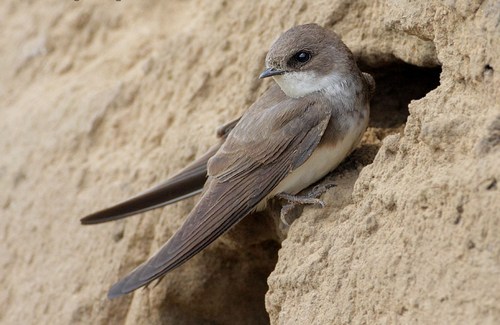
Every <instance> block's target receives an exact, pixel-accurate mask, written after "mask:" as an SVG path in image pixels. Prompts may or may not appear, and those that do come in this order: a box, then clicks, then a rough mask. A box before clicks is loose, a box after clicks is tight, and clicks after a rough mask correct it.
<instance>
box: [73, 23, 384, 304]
mask: <svg viewBox="0 0 500 325" xmlns="http://www.w3.org/2000/svg"><path fill="white" fill-rule="evenodd" d="M259 77H260V78H267V77H272V78H273V79H274V80H275V81H276V84H274V85H273V86H271V87H270V88H269V89H268V90H267V91H266V92H265V93H264V94H263V95H262V96H261V97H260V98H259V99H257V101H256V102H255V103H254V104H253V105H251V106H250V108H249V109H248V110H247V111H246V112H245V113H244V114H243V115H242V116H241V117H240V118H239V119H237V120H235V121H233V122H231V123H229V124H227V125H225V126H223V127H222V128H220V129H219V131H218V135H219V143H218V144H217V145H215V146H214V147H212V148H211V149H210V150H209V151H208V152H207V153H206V154H205V155H204V156H202V157H201V158H199V159H198V160H196V161H195V162H193V163H192V164H190V165H189V166H187V167H186V168H185V169H184V170H182V171H181V172H179V173H178V174H177V175H175V176H173V177H172V178H170V179H169V180H167V181H166V182H164V183H162V184H160V185H158V186H156V187H154V188H152V189H150V190H148V191H146V192H144V193H142V194H140V195H138V196H136V197H134V198H132V199H129V200H127V201H125V202H123V203H120V204H118V205H115V206H113V207H111V208H108V209H105V210H102V211H99V212H96V213H94V214H91V215H89V216H87V217H85V218H83V219H82V220H81V221H82V223H83V224H95V223H100V222H104V221H110V220H115V219H120V218H123V217H126V216H129V215H132V214H136V213H139V212H143V211H146V210H150V209H153V208H157V207H160V206H164V205H166V204H170V203H173V202H176V201H178V200H181V199H184V198H187V197H190V196H193V195H195V194H197V193H200V192H201V193H202V194H201V197H200V200H199V201H198V203H197V204H196V206H195V207H194V208H193V210H192V211H191V212H190V214H189V215H188V216H187V219H186V221H185V222H184V224H183V225H182V226H181V227H180V229H179V230H177V232H176V233H175V234H174V235H173V236H172V237H171V238H170V239H169V240H168V241H167V242H166V243H165V244H164V245H163V246H162V247H161V248H160V249H159V251H158V252H156V253H155V254H154V255H153V256H152V257H151V258H150V259H148V260H147V261H146V262H144V263H143V264H142V265H140V266H138V267H137V268H136V269H134V270H133V271H132V272H130V273H129V274H128V275H127V276H125V277H124V278H123V279H121V280H120V281H118V282H117V283H116V284H115V285H113V286H112V288H111V289H110V291H109V293H108V297H110V298H113V297H116V296H120V295H123V294H126V293H129V292H132V291H134V290H136V289H138V288H140V287H142V286H145V285H147V284H149V283H150V282H151V281H153V280H155V279H158V278H160V277H162V276H163V275H165V274H166V273H167V272H169V271H171V270H173V269H175V268H177V267H179V266H180V265H182V264H184V263H185V262H186V261H187V260H189V259H190V258H191V257H193V256H194V255H195V254H197V253H198V252H200V251H201V250H202V249H204V248H205V247H207V246H208V245H209V244H210V243H212V242H213V241H214V240H216V239H217V238H218V237H219V236H221V235H222V234H224V233H225V232H226V231H227V230H228V229H229V228H231V227H232V226H234V225H235V224H236V223H238V221H240V220H241V219H242V218H244V217H246V216H247V215H249V214H251V213H252V212H254V211H258V210H262V209H264V208H265V207H266V202H267V201H268V200H269V199H270V198H272V197H275V196H278V197H279V196H283V197H285V198H286V199H288V200H293V199H294V198H296V199H297V201H300V197H296V196H295V195H296V194H297V193H298V192H299V191H301V190H303V189H304V188H306V187H308V186H309V185H311V184H313V183H314V182H316V181H318V180H320V179H321V178H322V177H324V176H325V175H326V174H328V173H329V172H331V171H332V170H333V169H335V168H336V167H337V166H338V165H339V164H340V163H341V162H342V160H343V159H344V158H345V157H347V156H348V155H349V154H350V153H351V152H352V151H353V150H354V148H355V147H356V146H357V145H358V144H359V142H360V140H361V137H362V136H363V133H364V131H365V129H366V127H367V125H368V118H369V114H370V107H369V101H370V99H371V96H372V95H373V92H374V88H375V82H374V80H373V78H372V77H371V76H370V75H369V74H367V73H363V72H361V71H360V70H359V68H358V66H357V65H356V62H355V60H354V57H353V54H352V53H351V51H350V50H349V49H348V48H347V46H346V45H345V44H344V43H343V42H342V41H341V40H340V38H339V37H338V36H337V35H336V34H335V33H333V32H332V31H330V30H328V29H325V28H322V27H320V26H318V25H316V24H307V25H300V26H296V27H293V28H291V29H290V30H288V31H286V32H285V33H284V34H282V35H281V36H280V37H279V38H278V39H277V40H276V41H275V42H274V44H273V45H272V46H271V49H270V50H269V52H268V54H267V56H266V69H265V70H264V71H263V72H262V74H261V75H260V76H259Z"/></svg>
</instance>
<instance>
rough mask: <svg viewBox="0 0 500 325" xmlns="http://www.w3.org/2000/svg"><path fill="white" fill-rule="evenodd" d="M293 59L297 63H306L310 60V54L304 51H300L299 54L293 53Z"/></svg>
mask: <svg viewBox="0 0 500 325" xmlns="http://www.w3.org/2000/svg"><path fill="white" fill-rule="evenodd" d="M293 58H294V59H295V61H297V62H300V63H306V62H307V61H309V60H310V59H311V54H309V53H307V52H305V51H300V52H297V53H295V55H294V56H293Z"/></svg>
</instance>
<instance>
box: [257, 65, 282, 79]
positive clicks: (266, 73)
mask: <svg viewBox="0 0 500 325" xmlns="http://www.w3.org/2000/svg"><path fill="white" fill-rule="evenodd" d="M284 73H285V71H283V70H279V69H275V68H267V69H266V70H264V71H262V73H261V74H260V76H259V79H264V78H267V77H272V76H278V75H280V74H284Z"/></svg>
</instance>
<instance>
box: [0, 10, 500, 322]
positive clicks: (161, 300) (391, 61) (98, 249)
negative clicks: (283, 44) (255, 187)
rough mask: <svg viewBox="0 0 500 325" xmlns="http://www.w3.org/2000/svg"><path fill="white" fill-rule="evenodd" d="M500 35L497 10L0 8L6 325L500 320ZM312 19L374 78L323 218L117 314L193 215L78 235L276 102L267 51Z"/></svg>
mask: <svg viewBox="0 0 500 325" xmlns="http://www.w3.org/2000/svg"><path fill="white" fill-rule="evenodd" d="M499 19H500V4H499V3H498V1H493V0H490V1H460V0H457V1H446V2H444V1H443V2H440V1H426V2H424V1H422V2H421V3H415V2H408V1H355V2H353V1H328V2H320V1H318V2H312V3H311V2H309V1H307V2H306V1H292V2H283V3H273V2H269V3H268V2H266V3H264V2H250V1H222V0H220V1H211V2H205V1H195V0H193V1H168V3H167V2H165V3H160V2H159V1H158V2H154V1H141V3H140V4H139V3H136V2H134V3H132V2H131V1H119V2H117V1H97V0H80V1H55V0H54V1H43V2H18V1H4V2H2V4H0V30H1V31H2V33H1V34H0V57H1V58H2V60H0V71H1V72H2V73H0V152H1V155H0V184H1V185H0V186H1V191H0V209H1V210H0V211H1V212H0V213H1V214H0V216H1V217H0V234H1V238H2V245H1V246H0V270H1V272H0V285H1V287H2V290H1V291H0V323H2V324H79V323H82V324H116V323H127V324H139V323H147V324H160V323H164V324H174V323H175V324H200V323H226V324H257V323H265V322H268V321H269V320H270V321H271V322H272V323H274V324H348V323H367V324H373V323H384V324H386V323H420V324H430V323H435V324H446V323H450V324H495V323H498V322H500V281H499V280H498V279H499V278H500V213H499V211H500V195H499V189H498V186H499V185H498V180H499V179H500V164H499V161H500V150H499V148H500V146H499V144H500V79H499V78H500V77H499V71H500V56H499V55H498V53H500V26H499V25H498V21H499ZM306 22H316V23H319V24H322V25H325V26H328V27H330V28H332V29H333V30H335V31H336V32H338V33H339V34H340V35H341V36H342V38H343V39H344V41H345V42H346V43H347V44H348V45H349V47H350V48H351V49H352V50H353V51H354V53H355V54H356V56H357V57H358V58H359V62H360V63H361V64H362V65H363V66H364V67H365V68H366V69H370V70H372V71H374V72H375V73H377V74H378V76H379V78H378V81H379V91H380V93H379V97H378V98H379V100H378V102H377V103H375V105H374V109H373V114H372V117H373V118H372V124H371V126H370V129H369V130H368V132H367V134H366V136H365V139H364V142H363V145H362V146H361V148H360V149H359V150H358V151H357V152H356V153H355V154H354V156H353V157H352V158H350V159H349V160H348V161H347V162H346V163H345V164H343V165H342V166H341V168H340V169H339V170H338V171H337V172H336V173H334V174H333V175H331V177H333V178H334V179H335V182H336V183H337V187H335V188H333V189H332V190H330V191H329V192H328V193H327V194H326V195H325V196H324V200H325V201H326V202H327V203H328V207H327V208H325V209H323V210H316V209H310V208H306V209H305V210H304V213H303V214H302V216H301V217H300V218H299V219H298V220H296V221H295V223H294V224H293V225H292V227H291V228H290V229H289V232H288V237H287V239H286V240H284V241H283V242H282V243H281V245H282V247H281V249H279V253H277V252H278V248H279V245H280V244H279V240H278V237H279V236H277V232H276V231H275V229H274V227H273V226H272V225H273V220H272V214H273V211H271V213H267V214H261V215H255V216H252V218H249V219H248V220H245V221H244V222H243V223H242V224H240V225H238V226H237V227H236V228H235V229H234V230H233V231H232V232H230V233H229V234H228V235H227V236H225V237H224V238H222V239H221V240H219V241H218V242H217V243H215V244H214V245H213V246H211V247H210V248H209V249H208V250H206V251H205V252H204V253H202V254H201V255H200V256H198V257H196V258H194V259H193V260H192V261H191V262H190V263H188V264H187V265H186V266H185V267H183V268H181V269H179V270H177V271H175V272H173V273H172V274H170V275H169V276H168V277H166V278H165V279H164V280H163V281H162V282H161V283H160V284H159V285H158V286H157V287H155V288H154V289H151V290H142V291H139V292H137V293H136V294H134V295H131V296H128V297H125V298H121V299H117V300H113V301H108V300H106V298H105V293H106V291H107V289H108V287H109V285H110V284H111V283H112V282H114V281H115V280H117V279H118V277H120V276H122V275H124V274H125V273H126V272H127V271H128V270H130V269H131V268H133V267H134V266H136V265H137V264H138V263H140V262H141V261H143V260H144V259H145V258H146V257H147V256H148V255H150V254H151V253H152V252H153V251H154V250H155V249H156V248H157V247H158V246H159V245H161V244H162V243H163V242H164V241H165V240H166V239H167V238H168V237H169V236H170V235H171V234H172V232H173V231H175V229H176V228H177V227H178V226H179V225H180V224H181V222H182V220H183V217H184V216H185V215H186V214H187V212H188V211H189V210H190V208H191V207H192V206H193V204H194V202H195V201H194V200H188V201H185V202H182V203H179V204H176V205H173V206H171V207H167V208H165V209H163V210H159V211H154V212H150V213H147V214H146V215H144V216H143V217H136V218H132V219H130V220H127V221H124V222H116V223H110V224H108V225H103V226H99V227H82V226H80V225H79V222H78V218H79V217H80V216H82V215H84V214H85V213H88V212H91V211H93V210H95V209H97V208H102V207H104V206H106V205H108V204H109V203H111V202H116V201H118V200H120V199H123V198H125V197H127V196H129V195H132V194H135V193H137V192H139V191H141V190H143V189H145V188H146V187H148V186H149V185H151V184H153V183H155V182H156V181H159V180H161V179H162V178H164V177H166V176H168V175H170V174H172V173H173V172H174V171H175V170H178V169H179V168H180V167H181V166H182V165H183V164H185V163H186V162H188V161H190V160H192V159H193V158H194V157H195V156H197V155H200V154H202V153H203V152H204V150H206V149H207V148H208V147H209V146H210V145H211V143H213V141H214V136H213V135H214V130H215V128H216V127H217V126H218V125H220V124H221V123H223V122H225V121H228V120H230V119H232V118H234V117H235V116H237V115H239V114H241V112H242V111H243V110H244V109H245V108H246V107H247V106H248V105H249V104H250V103H251V102H252V101H253V100H254V99H255V98H256V97H257V96H258V95H259V94H260V93H262V92H263V91H264V90H265V89H266V87H267V86H268V85H269V84H268V83H267V82H264V83H263V82H261V81H259V80H257V79H256V76H257V75H258V73H259V72H260V71H261V69H262V64H263V58H264V55H265V53H266V49H267V47H268V46H269V45H270V44H271V43H272V41H273V40H274V39H275V38H276V37H277V35H279V34H280V33H281V32H282V31H283V30H285V29H287V28H288V27H290V26H292V25H295V24H299V23H306ZM401 62H405V63H406V64H407V65H401V64H402V63H401ZM409 65H411V66H412V67H411V66H409ZM424 68H427V69H430V70H424ZM415 69H416V70H415ZM386 71H390V72H391V73H390V74H387V73H386V74H384V72H386ZM398 73H400V76H401V78H399V77H398ZM405 76H406V77H408V76H411V77H410V78H406V79H405V78H404V77H405ZM438 77H439V83H437V78H438ZM398 80H399V82H398ZM401 80H402V81H401ZM414 80H417V81H418V82H415V84H414V85H415V86H412V87H407V88H406V90H405V91H402V90H401V89H402V88H398V87H399V86H400V85H401V84H407V83H408V82H412V81H414ZM433 83H436V84H435V85H434V84H433ZM422 84H424V86H419V85H422ZM432 85H434V86H432ZM381 86H383V87H382V88H380V87H381ZM414 88H418V91H417V92H415V93H412V94H411V96H410V92H411V91H410V89H414ZM432 89H433V90H432ZM424 90H425V91H424ZM421 91H424V93H420V92H421ZM427 91H430V92H428V93H427V94H426V95H425V97H424V98H422V99H419V100H417V101H412V102H411V104H410V105H409V111H406V107H407V106H408V105H406V104H407V100H410V99H411V98H419V97H421V96H422V95H424V94H425V92H427ZM401 94H403V95H401ZM399 95H401V96H399ZM395 98H396V99H395ZM384 104H385V105H384ZM408 114H409V115H408ZM406 117H407V120H406V123H404V121H405V119H406ZM379 148H380V149H379ZM269 274H270V275H269ZM266 282H267V283H266ZM266 292H267V293H266ZM264 297H265V301H264Z"/></svg>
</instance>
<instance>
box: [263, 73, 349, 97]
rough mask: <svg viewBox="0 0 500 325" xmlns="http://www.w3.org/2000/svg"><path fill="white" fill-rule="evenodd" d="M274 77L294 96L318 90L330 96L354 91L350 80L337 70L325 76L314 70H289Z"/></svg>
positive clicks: (284, 90) (344, 94)
mask: <svg viewBox="0 0 500 325" xmlns="http://www.w3.org/2000/svg"><path fill="white" fill-rule="evenodd" d="M273 78H274V80H275V81H276V83H277V84H278V85H279V86H280V88H281V90H283V92H284V93H285V94H286V95H287V96H288V97H293V98H300V97H304V96H307V95H309V94H312V93H314V92H317V91H323V92H325V93H326V94H327V95H329V96H352V92H353V91H354V89H353V87H352V86H351V85H350V82H349V81H348V80H347V79H346V78H345V77H344V76H340V75H339V74H337V73H335V72H332V73H330V74H328V75H325V76H318V75H317V74H316V73H315V72H314V71H298V72H287V73H285V74H282V75H277V76H273Z"/></svg>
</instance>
